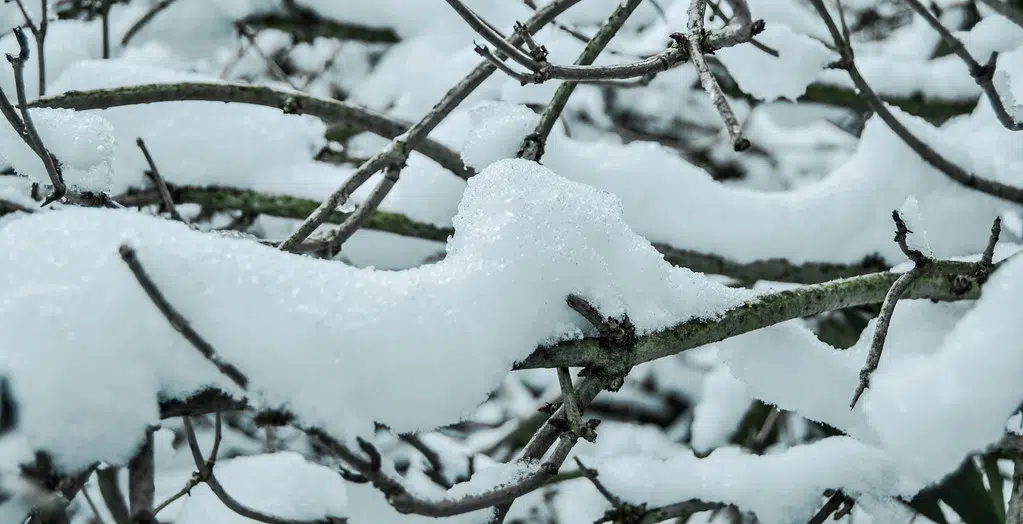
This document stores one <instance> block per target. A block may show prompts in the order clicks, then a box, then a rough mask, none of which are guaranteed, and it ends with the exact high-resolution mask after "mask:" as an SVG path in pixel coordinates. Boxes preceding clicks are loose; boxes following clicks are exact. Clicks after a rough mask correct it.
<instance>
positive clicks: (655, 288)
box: [0, 160, 749, 469]
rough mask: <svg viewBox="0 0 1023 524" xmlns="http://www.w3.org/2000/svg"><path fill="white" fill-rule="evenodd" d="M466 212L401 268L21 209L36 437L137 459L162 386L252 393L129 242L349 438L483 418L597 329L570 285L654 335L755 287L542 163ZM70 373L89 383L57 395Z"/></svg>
mask: <svg viewBox="0 0 1023 524" xmlns="http://www.w3.org/2000/svg"><path fill="white" fill-rule="evenodd" d="M454 223H455V228H456V234H455V236H454V237H453V238H452V239H451V240H450V241H449V243H448V255H447V257H446V258H445V260H443V261H441V262H438V263H436V264H432V265H428V266H423V267H421V268H416V269H410V270H405V271H397V272H388V271H375V270H369V269H365V270H360V269H356V268H352V267H348V266H344V265H339V264H335V263H331V262H328V261H322V260H314V259H308V258H304V257H297V256H294V255H290V254H286V253H281V252H278V251H275V250H273V249H271V248H267V247H264V246H262V245H259V244H257V243H254V242H252V241H249V240H244V239H233V238H223V237H213V236H208V235H204V234H201V233H199V232H196V231H193V230H191V229H189V228H187V227H185V226H184V225H181V224H178V223H172V222H169V221H166V220H162V219H159V218H155V217H147V216H144V215H140V214H136V213H132V212H129V211H102V210H87V209H68V210H64V211H59V212H52V213H41V214H36V215H33V216H30V217H26V218H25V219H22V220H18V221H15V222H13V223H11V224H10V225H8V226H7V227H6V228H5V229H3V230H2V231H0V242H2V244H3V245H4V246H6V248H5V249H3V253H4V258H2V259H0V267H2V268H3V271H2V273H3V274H4V275H5V279H4V280H3V284H2V286H3V288H4V292H3V293H2V296H3V297H4V298H3V302H2V304H3V305H2V307H0V310H2V314H0V331H2V332H4V333H7V334H9V337H10V340H11V343H10V344H9V345H8V347H7V348H6V350H5V353H4V354H3V359H2V363H3V367H4V368H6V369H7V370H9V373H10V376H12V377H13V379H12V382H11V387H12V392H13V394H14V396H15V398H17V399H18V401H19V403H20V405H21V406H22V409H23V417H24V419H23V431H24V433H25V434H26V435H27V436H28V438H29V441H30V442H31V443H32V445H33V447H34V448H38V449H45V450H48V451H50V452H52V453H53V454H54V455H55V460H56V461H57V464H58V465H60V466H61V467H63V468H67V469H75V468H78V467H82V466H84V465H85V464H87V463H89V462H91V461H93V460H97V459H102V460H105V461H108V462H111V463H122V462H124V461H125V460H126V459H127V458H128V457H129V456H130V455H131V453H132V452H133V451H134V449H135V447H136V445H137V439H138V438H139V435H141V434H142V431H143V429H144V428H145V427H146V425H148V424H153V423H155V422H156V421H157V420H158V413H157V404H156V398H157V395H158V394H164V395H169V396H171V397H173V396H183V395H187V394H190V393H193V392H195V391H197V390H198V389H200V388H202V387H203V386H206V385H210V384H213V385H217V386H219V387H221V388H224V389H225V390H228V391H233V390H234V389H233V388H232V387H231V386H230V384H228V383H227V381H226V380H225V379H224V378H223V377H220V376H219V375H218V374H217V372H216V371H215V369H214V368H213V367H212V366H211V365H210V364H209V363H208V362H205V361H204V359H203V358H202V357H201V356H200V355H199V353H198V352H197V351H195V349H194V348H191V347H189V345H188V344H187V343H186V342H185V341H184V340H183V339H181V337H180V336H178V335H177V334H176V333H175V332H174V331H173V330H172V329H171V327H170V325H169V324H168V323H167V321H166V319H164V318H163V317H162V316H161V315H160V314H159V313H158V312H157V311H156V310H155V309H154V308H153V306H152V304H151V303H150V302H149V299H148V298H147V297H146V296H145V294H144V293H143V292H142V291H141V289H139V287H138V285H137V283H136V282H135V280H134V278H133V277H132V275H131V273H130V272H129V271H128V268H127V267H126V266H125V265H124V263H123V262H122V261H121V260H120V258H119V256H118V254H117V249H118V246H119V245H120V244H122V243H128V244H129V245H131V246H133V247H134V248H135V249H136V250H137V252H138V258H139V259H140V261H141V263H142V265H143V266H144V267H145V268H146V271H147V273H148V274H149V275H150V276H151V278H152V279H153V280H154V281H155V282H156V283H157V285H158V286H160V287H161V289H162V290H163V292H164V294H165V295H166V296H167V299H168V300H169V301H170V303H171V304H173V305H174V306H175V307H176V308H177V309H178V310H179V311H181V312H182V314H183V315H184V316H185V317H186V318H188V319H189V320H190V321H191V323H192V325H193V327H194V328H195V329H196V330H197V331H198V332H199V333H201V334H202V335H203V336H204V337H205V338H206V339H207V340H208V341H209V342H210V343H211V344H212V345H213V346H214V347H215V348H216V349H217V351H218V352H219V353H220V354H221V355H222V356H223V358H225V359H226V360H228V361H230V362H232V363H234V364H235V365H236V366H238V367H239V368H240V369H241V371H242V372H243V373H245V374H246V375H247V376H248V377H249V379H250V380H251V383H252V385H253V386H252V387H253V390H254V393H255V394H256V395H257V397H258V399H260V400H261V401H262V402H263V403H266V404H268V405H271V406H280V405H285V406H288V407H289V409H291V410H293V411H294V412H295V413H297V414H298V415H299V417H300V418H301V419H302V420H303V421H304V422H305V423H308V424H313V425H318V426H322V427H324V428H325V429H327V430H329V431H332V432H334V433H335V434H337V435H342V436H343V435H354V434H359V433H360V432H363V433H364V432H366V431H368V430H369V429H371V428H372V424H371V423H372V422H373V421H378V422H382V423H385V424H388V425H389V426H390V427H392V429H394V430H395V431H399V432H404V431H414V430H420V429H432V428H434V427H437V426H440V425H444V424H448V423H452V422H455V421H458V420H459V419H460V418H461V417H464V416H466V415H467V414H469V413H470V412H471V411H472V409H473V408H474V407H475V406H477V405H478V404H479V403H480V402H482V401H483V400H484V399H485V398H486V395H487V393H488V392H489V391H490V390H491V389H492V388H493V387H494V384H497V383H499V381H500V378H501V377H502V376H504V374H506V373H507V372H508V370H509V369H510V368H511V365H512V363H513V362H515V361H516V360H519V359H521V358H524V357H525V356H527V355H528V354H529V353H531V352H532V351H533V350H534V349H535V348H536V346H537V345H538V344H542V343H550V342H555V341H558V340H560V339H564V338H566V337H574V336H578V334H580V333H581V332H582V331H583V330H586V329H590V328H589V326H588V325H587V324H586V322H585V321H584V320H583V319H582V318H580V317H579V316H578V315H577V314H576V313H574V312H573V311H572V310H571V309H569V308H568V307H567V306H565V305H564V299H565V298H564V297H565V296H567V295H568V294H569V293H577V294H580V295H582V296H583V297H586V298H587V299H588V300H590V301H591V302H592V303H594V304H595V305H596V307H598V308H599V309H600V310H601V311H602V312H605V314H608V315H620V314H622V313H625V312H628V314H629V315H630V317H631V318H632V319H633V322H634V323H635V324H636V326H637V329H638V330H640V331H641V332H647V331H650V330H654V329H659V328H663V327H665V326H668V325H671V324H674V323H675V322H677V321H678V319H680V318H690V317H711V316H714V315H716V314H718V313H719V312H721V311H723V310H725V309H728V308H730V307H733V306H735V305H736V304H738V303H740V302H741V301H742V300H743V299H745V298H746V297H747V296H749V294H748V292H746V291H744V290H738V289H730V288H727V287H725V286H723V285H721V284H717V283H714V282H712V281H710V280H708V279H706V278H704V277H703V276H702V275H698V274H695V273H692V272H690V271H689V270H687V269H680V268H673V267H671V266H670V265H669V264H668V263H667V262H665V261H664V260H663V259H662V258H661V257H660V255H659V254H658V253H657V252H656V251H655V250H654V249H653V248H652V247H651V246H650V245H649V243H647V242H646V241H645V240H643V239H642V238H641V237H639V236H638V235H636V234H635V233H633V232H632V231H630V230H629V228H628V227H627V226H626V225H625V223H624V221H623V219H622V212H621V208H620V205H619V203H618V202H617V200H616V199H615V198H614V197H613V196H612V195H610V194H608V193H605V192H602V191H599V190H596V189H593V188H590V187H587V186H584V185H581V184H578V183H574V182H570V181H568V180H565V179H563V178H561V177H559V176H557V175H555V174H554V173H552V172H551V171H549V170H547V169H545V168H543V167H539V166H537V165H536V164H533V163H530V162H526V161H521V160H507V161H502V162H498V163H496V164H494V165H492V166H491V167H490V168H488V169H487V170H485V171H484V172H483V173H480V174H479V175H477V177H474V178H473V179H472V180H471V181H470V183H469V185H468V189H467V190H466V194H465V198H464V200H463V201H462V204H461V206H460V209H459V215H458V216H457V217H456V218H455V220H454ZM169 282H173V283H174V284H173V285H168V284H167V283H169ZM238 304H245V307H244V308H239V307H238ZM497 307H500V308H501V313H502V314H501V315H494V314H493V313H492V312H493V311H494V308H497ZM97 312H102V313H101V314H99V315H97ZM141 312H147V313H141ZM128 317H131V318H133V319H134V320H133V322H132V323H131V324H128V325H125V324H124V323H123V322H122V319H123V318H128ZM438 326H443V329H438ZM140 341H145V343H144V344H141V345H140ZM338 341H343V343H338ZM86 348H88V349H86ZM282 351H284V352H286V353H282ZM58 362H59V363H60V364H61V365H54V363H58ZM65 364H66V365H65ZM114 368H116V369H117V370H118V373H116V374H113V375H110V374H108V373H105V372H104V370H108V369H114ZM454 368H458V369H461V370H463V371H465V375H464V377H463V378H462V379H460V380H459V381H457V382H450V383H446V384H445V385H443V386H442V385H441V384H438V383H437V382H436V381H435V380H434V379H435V377H437V376H440V375H441V374H443V373H446V372H448V371H449V370H450V369H454ZM468 370H472V371H471V372H469V371H468ZM54 384H61V385H62V386H61V387H64V388H69V389H71V390H74V391H76V395H75V396H74V398H65V397H55V396H53V395H52V394H51V393H50V392H51V391H52V387H53V386H54ZM324 398H331V399H334V401H333V402H330V403H324V402H323V399H324ZM55 418H56V419H59V420H62V421H63V422H64V423H63V424H59V425H54V424H53V423H52V421H53V420H54V419H55ZM68 427H73V428H75V430H74V431H67V429H68Z"/></svg>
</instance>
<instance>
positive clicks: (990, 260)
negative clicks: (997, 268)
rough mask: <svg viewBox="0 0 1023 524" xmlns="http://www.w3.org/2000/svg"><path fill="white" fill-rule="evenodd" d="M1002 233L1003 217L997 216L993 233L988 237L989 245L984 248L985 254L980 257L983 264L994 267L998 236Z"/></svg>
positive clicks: (992, 227) (993, 224) (992, 225)
mask: <svg viewBox="0 0 1023 524" xmlns="http://www.w3.org/2000/svg"><path fill="white" fill-rule="evenodd" d="M1001 235H1002V217H998V218H995V221H994V223H992V224H991V235H990V236H989V237H988V239H987V247H985V248H984V254H983V255H981V257H980V263H981V265H984V266H987V267H992V266H994V258H995V246H997V245H998V237H1000V236H1001Z"/></svg>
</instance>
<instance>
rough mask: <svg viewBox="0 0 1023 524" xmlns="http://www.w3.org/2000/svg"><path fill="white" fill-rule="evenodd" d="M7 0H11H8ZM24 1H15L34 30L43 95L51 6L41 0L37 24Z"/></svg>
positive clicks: (40, 93) (39, 87)
mask: <svg viewBox="0 0 1023 524" xmlns="http://www.w3.org/2000/svg"><path fill="white" fill-rule="evenodd" d="M7 1H10V0H7ZM22 2H23V0H15V3H17V4H18V9H20V10H21V16H23V17H24V18H25V27H27V28H28V30H29V31H31V32H32V36H33V37H34V38H35V41H36V66H37V67H38V69H39V86H38V89H39V90H38V93H39V96H43V95H45V94H46V52H45V44H46V32H47V28H48V27H49V20H48V18H49V13H48V12H47V11H48V8H49V5H48V0H39V6H40V14H39V23H38V24H36V23H35V22H33V21H32V17H30V16H28V11H27V10H26V9H25V4H24V3H22ZM19 44H20V42H19ZM25 56H26V57H27V56H28V53H25Z"/></svg>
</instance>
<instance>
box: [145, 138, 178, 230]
mask: <svg viewBox="0 0 1023 524" xmlns="http://www.w3.org/2000/svg"><path fill="white" fill-rule="evenodd" d="M135 144H136V145H138V146H139V149H141V150H142V154H143V155H144V156H145V157H146V163H147V164H149V169H148V170H147V171H146V176H148V177H149V180H151V181H152V182H153V185H154V186H156V190H157V191H158V192H159V193H160V199H161V200H163V207H164V209H166V210H167V212H168V213H170V216H171V218H172V219H174V220H177V221H178V222H184V221H185V219H184V218H182V216H181V214H180V213H178V209H177V207H176V206H175V205H174V199H173V198H171V194H170V190H169V189H167V182H166V181H164V179H163V177H162V176H160V170H159V169H157V168H156V162H153V156H152V155H150V154H149V149H148V148H147V147H146V143H145V142H144V141H143V140H142V137H138V138H137V139H135Z"/></svg>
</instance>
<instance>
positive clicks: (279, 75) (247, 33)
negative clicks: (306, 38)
mask: <svg viewBox="0 0 1023 524" xmlns="http://www.w3.org/2000/svg"><path fill="white" fill-rule="evenodd" d="M234 27H235V29H236V30H237V31H238V32H239V33H241V35H242V36H244V37H245V39H246V40H248V42H249V47H251V48H252V49H255V50H256V54H257V55H259V57H260V58H262V59H263V62H265V63H266V67H267V69H269V70H270V74H271V75H273V77H274V78H276V79H277V80H280V81H281V82H284V83H286V84H288V86H290V87H291V88H292V89H294V90H295V91H299V90H300V89H299V87H298V86H296V85H295V84H294V82H292V81H291V79H290V78H288V74H287V73H285V72H284V70H283V69H281V65H280V64H278V63H277V61H276V60H274V59H273V57H271V56H270V55H267V54H266V52H264V51H263V48H261V47H259V43H258V42H256V35H255V33H253V32H252V30H251V29H249V26H247V25H246V24H245V23H244V22H235V24H234Z"/></svg>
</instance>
